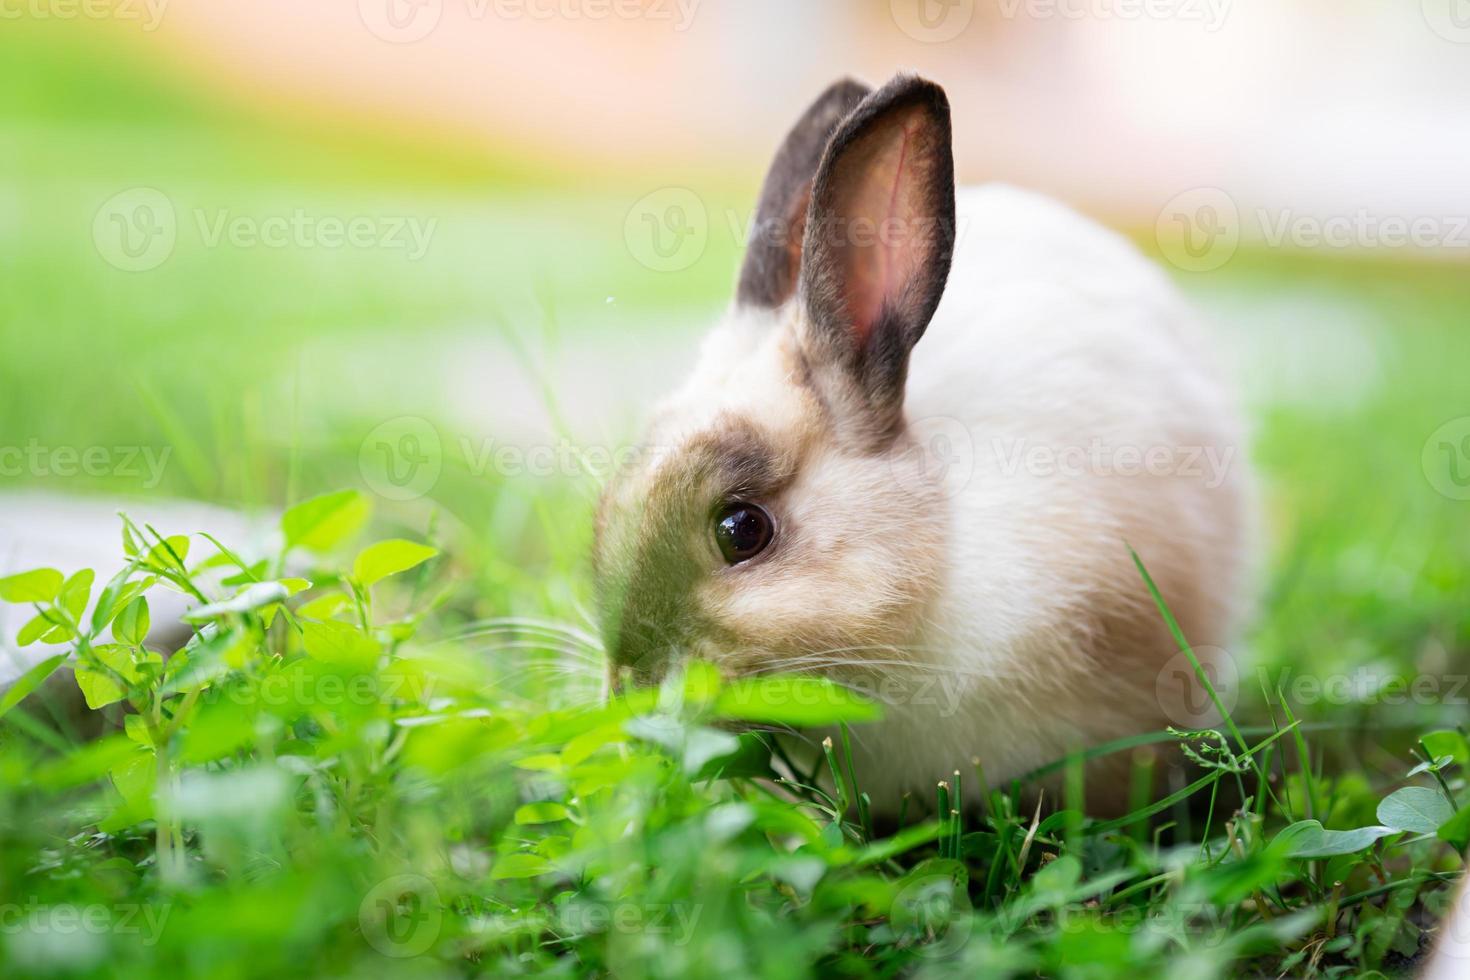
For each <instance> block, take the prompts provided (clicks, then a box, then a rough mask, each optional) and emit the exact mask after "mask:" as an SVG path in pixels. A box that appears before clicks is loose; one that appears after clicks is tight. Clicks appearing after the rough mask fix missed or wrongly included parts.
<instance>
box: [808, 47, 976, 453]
mask: <svg viewBox="0 0 1470 980" xmlns="http://www.w3.org/2000/svg"><path fill="white" fill-rule="evenodd" d="M954 243H955V189H954V154H953V151H952V148H951V136H950V118H949V100H948V99H946V98H945V95H944V90H943V89H941V88H940V87H939V86H938V85H935V84H934V83H933V82H929V81H925V80H924V79H921V78H917V77H914V76H905V75H900V76H898V77H897V78H895V79H893V80H892V81H891V82H889V83H888V84H887V85H885V86H883V88H881V89H879V90H878V91H876V92H874V93H873V94H872V95H870V96H868V97H867V98H866V99H864V100H863V103H862V105H860V106H858V108H857V109H856V110H854V112H853V113H852V114H851V115H850V116H848V117H847V119H845V120H844V121H843V123H842V125H841V126H840V127H839V128H838V130H837V132H836V133H834V134H833V136H832V141H831V143H830V144H829V145H828V147H827V152H826V154H825V155H824V156H823V157H822V163H821V166H820V167H819V168H818V170H817V177H816V181H815V182H814V185H813V190H812V202H811V208H810V211H809V214H808V216H807V222H806V232H805V240H804V242H803V246H802V260H801V288H802V295H803V300H804V302H805V303H806V311H807V318H806V322H805V323H804V324H803V335H802V346H803V349H804V351H805V354H806V357H807V361H808V364H809V365H810V367H811V370H812V372H813V379H814V381H815V382H817V383H818V384H819V385H821V386H823V387H824V388H826V389H828V390H826V391H824V395H825V396H826V398H827V401H828V402H829V403H836V404H835V407H838V408H840V409H843V410H846V411H848V421H851V422H855V423H856V424H857V425H858V426H860V428H861V429H862V430H863V431H864V434H865V435H867V436H871V437H873V438H876V439H880V440H881V439H882V438H884V437H885V436H889V435H891V434H892V433H893V432H895V431H897V427H898V425H899V424H900V423H901V421H902V407H903V387H904V380H905V378H906V377H907V374H908V360H909V352H910V350H912V349H913V346H914V344H915V343H917V342H918V340H919V338H920V337H921V336H923V333H924V329H925V327H927V326H928V325H929V320H930V318H931V317H932V316H933V315H934V310H935V308H936V307H937V306H938V305H939V298H940V296H941V295H942V294H943V292H944V284H945V280H946V279H947V278H948V277H949V264H950V258H951V256H952V255H953V252H954ZM854 411H855V412H856V413H857V416H856V417H853V416H852V414H851V413H852V412H854Z"/></svg>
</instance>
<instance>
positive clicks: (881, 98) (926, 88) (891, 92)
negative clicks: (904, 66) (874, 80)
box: [869, 72, 949, 122]
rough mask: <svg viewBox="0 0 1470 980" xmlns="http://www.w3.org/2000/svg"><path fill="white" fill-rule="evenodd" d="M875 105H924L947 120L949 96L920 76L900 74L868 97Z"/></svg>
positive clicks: (937, 84) (935, 83)
mask: <svg viewBox="0 0 1470 980" xmlns="http://www.w3.org/2000/svg"><path fill="white" fill-rule="evenodd" d="M869 100H870V101H871V102H872V103H873V104H875V105H884V106H889V107H898V106H903V105H925V106H927V107H928V108H929V109H930V110H931V111H932V112H933V113H934V115H935V116H937V117H939V118H941V119H944V120H945V121H946V122H947V121H948V120H949V96H948V95H946V94H945V92H944V87H943V86H942V85H940V84H939V83H938V82H933V81H930V80H929V79H927V78H925V77H923V76H922V75H915V74H913V73H910V72H902V73H900V74H897V75H894V76H893V77H892V78H890V79H889V80H888V81H887V82H886V83H885V84H884V85H883V87H882V88H880V89H878V91H876V92H874V93H873V94H872V95H871V96H869Z"/></svg>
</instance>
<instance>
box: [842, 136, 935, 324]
mask: <svg viewBox="0 0 1470 980" xmlns="http://www.w3.org/2000/svg"><path fill="white" fill-rule="evenodd" d="M923 119H924V117H923V113H922V111H913V112H910V113H907V114H906V115H905V116H903V117H901V118H899V119H895V120H894V122H893V125H891V126H885V127H882V128H881V129H880V130H879V131H878V132H875V133H874V134H873V135H872V136H870V137H868V139H867V140H866V141H865V142H867V143H868V144H869V145H865V146H860V147H854V148H853V149H854V151H855V152H852V153H850V155H849V160H848V161H845V164H846V165H845V166H844V167H843V169H844V170H846V171H847V173H846V174H845V175H844V176H847V177H850V178H851V179H849V180H848V181H846V182H845V186H846V187H847V188H848V189H847V190H846V192H845V193H844V194H842V195H841V198H840V199H839V200H838V201H837V202H835V203H836V212H837V213H838V214H839V215H841V216H842V220H841V222H840V224H839V227H837V228H835V229H833V231H834V234H836V235H837V236H838V244H839V249H838V251H839V254H840V255H841V260H840V261H841V263H842V266H843V271H844V278H845V282H846V297H845V299H846V306H847V311H848V315H849V316H850V317H851V326H852V330H853V333H854V337H853V339H854V341H855V342H856V343H857V344H858V345H863V344H865V343H867V340H868V336H869V334H870V333H871V332H872V329H873V325H874V324H875V323H876V322H877V320H878V317H879V316H880V315H881V314H882V311H883V307H884V306H885V305H890V306H891V305H896V304H898V303H899V302H901V298H902V294H903V291H904V289H905V288H906V287H907V285H908V283H909V280H910V278H911V277H912V275H913V273H914V271H915V270H916V269H918V268H919V267H920V265H921V264H922V260H923V257H924V249H925V248H926V247H927V245H928V243H927V241H925V239H924V235H925V233H926V228H925V227H921V226H922V225H923V224H924V222H922V220H921V219H922V217H923V214H924V200H923V197H924V187H923V181H922V180H921V179H919V175H918V174H917V173H916V167H915V161H916V159H917V157H918V154H917V153H915V152H914V149H915V148H914V143H915V142H916V141H917V140H919V139H922V133H921V130H922V127H923Z"/></svg>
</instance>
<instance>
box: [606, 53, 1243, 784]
mask: <svg viewBox="0 0 1470 980" xmlns="http://www.w3.org/2000/svg"><path fill="white" fill-rule="evenodd" d="M813 145H818V146H822V147H824V148H825V149H824V151H823V152H821V153H816V152H815V151H814V150H813V149H812V147H813ZM818 157H820V159H818ZM783 161H784V162H783ZM803 167H804V168H806V171H805V172H806V173H807V174H810V177H809V178H808V179H806V180H802V179H798V178H799V175H798V176H797V177H794V176H793V174H792V172H791V171H792V170H793V168H794V169H797V170H800V169H801V168H803ZM783 168H784V169H783ZM951 168H952V163H951V161H950V141H949V110H948V105H947V102H946V101H945V99H944V96H943V93H942V91H941V90H939V89H938V87H937V86H934V85H932V83H928V82H924V81H922V80H920V79H917V78H913V77H903V76H901V77H899V78H897V79H895V80H894V81H892V82H890V83H889V84H888V85H887V86H885V87H884V88H883V89H880V90H879V91H877V92H873V93H868V92H867V90H866V89H864V88H862V87H861V86H858V85H856V83H851V82H843V83H839V84H838V85H835V86H833V88H832V89H830V90H829V91H828V92H827V93H826V94H824V96H823V97H822V98H821V99H819V100H818V101H817V103H816V105H814V106H813V108H812V109H811V110H809V111H808V114H807V116H806V117H804V118H803V120H802V121H801V122H800V123H798V125H797V129H796V130H794V131H793V134H792V136H791V137H788V140H787V144H786V146H785V147H783V149H782V153H781V154H778V157H777V164H776V166H775V167H774V168H773V172H772V175H771V176H770V177H768V178H767V182H766V188H765V191H764V193H763V196H762V201H761V213H760V215H759V216H758V219H757V226H756V232H755V235H754V236H753V239H754V240H753V242H752V245H751V249H750V252H749V254H748V257H747V261H746V268H745V270H744V271H743V272H742V278H741V284H740V290H739V295H738V297H737V301H736V303H735V304H734V305H733V307H732V308H731V310H730V312H729V314H728V315H727V316H726V318H725V320H724V321H723V322H722V323H721V324H720V325H719V326H718V327H716V328H715V330H714V331H713V332H712V333H711V334H710V335H709V337H708V338H707V340H706V342H705V345H704V347H703V350H702V354H701V357H700V359H699V363H698V366H697V367H696V369H695V371H694V373H693V375H692V376H691V377H690V378H689V380H688V381H687V382H686V383H685V384H684V385H683V386H682V387H681V388H680V389H679V390H678V391H677V392H675V394H674V395H673V396H672V397H671V398H669V399H668V400H666V401H665V402H664V403H663V404H662V406H661V407H660V408H659V409H658V410H657V412H656V414H655V415H654V418H653V420H652V423H651V426H650V430H649V433H648V438H647V442H646V447H647V449H648V451H647V452H645V453H644V454H642V455H641V456H640V461H639V463H638V465H636V466H634V467H631V468H630V469H628V470H627V471H626V472H623V473H621V474H619V475H618V476H617V478H616V479H614V480H613V481H612V482H611V483H610V485H609V487H608V489H607V491H606V492H605V495H604V498H603V502H602V505H601V507H600V509H599V521H598V540H597V548H596V554H595V566H596V573H597V578H598V583H599V587H600V594H601V600H600V601H601V606H602V615H603V620H604V631H605V635H606V640H607V644H608V651H609V658H610V661H611V666H612V670H613V673H614V678H615V680H616V679H628V678H630V677H631V678H632V679H635V680H643V681H648V680H652V679H656V678H657V677H659V676H661V675H662V674H663V673H664V672H665V671H666V670H667V669H668V668H669V666H670V665H671V664H673V663H676V662H677V661H678V660H679V659H681V658H683V657H686V656H697V657H701V658H703V659H707V660H710V661H713V662H714V663H716V664H717V665H719V666H720V667H721V668H722V669H724V670H726V671H728V672H729V673H731V674H749V673H764V672H770V671H776V670H787V671H790V670H796V671H808V672H817V673H821V674H824V675H827V676H830V677H832V678H833V679H835V680H837V681H839V682H841V683H844V684H848V685H851V686H854V687H857V688H858V689H860V690H864V691H866V692H867V693H870V694H871V695H873V696H874V697H876V698H877V699H878V700H880V701H883V702H885V718H884V720H883V721H881V722H878V723H875V724H872V725H865V726H860V727H858V728H855V729H854V732H853V735H854V754H855V756H856V758H855V763H856V767H857V770H858V775H859V780H860V782H861V784H862V787H863V788H864V790H866V791H867V792H868V793H869V794H870V795H871V796H872V797H873V800H874V804H875V806H876V807H878V808H879V809H880V810H882V809H888V808H890V807H892V806H893V805H894V803H895V802H896V800H897V799H898V797H899V796H900V794H901V793H902V792H903V791H906V790H914V791H917V792H918V793H919V795H920V798H927V797H929V796H932V793H933V786H934V783H935V780H937V779H940V778H944V777H946V776H947V775H948V774H950V773H951V772H953V771H954V770H955V769H962V770H965V771H967V772H969V771H972V770H971V765H972V760H974V759H979V760H980V762H981V764H982V765H983V767H984V771H985V774H986V776H987V777H988V778H989V779H990V781H992V782H999V781H1002V780H1007V779H1009V778H1011V777H1013V776H1016V775H1018V774H1021V773H1023V772H1025V771H1028V770H1029V769H1031V768H1033V767H1035V766H1038V765H1041V764H1044V763H1047V762H1050V761H1052V760H1054V759H1056V758H1057V757H1059V756H1061V755H1063V754H1065V753H1066V752H1068V751H1069V750H1072V749H1075V748H1077V747H1081V746H1087V745H1092V744H1096V743H1098V742H1100V741H1104V740H1107V739H1110V738H1115V737H1119V736H1123V735H1127V734H1130V733H1135V732H1142V731H1148V730H1155V729H1159V728H1162V727H1163V726H1165V725H1167V724H1170V723H1171V722H1177V721H1180V720H1181V719H1180V718H1179V717H1178V716H1177V712H1175V711H1173V710H1171V708H1170V706H1169V705H1168V704H1167V703H1161V697H1160V690H1161V687H1160V685H1161V671H1164V669H1165V665H1166V664H1169V663H1170V661H1171V658H1174V657H1175V655H1176V654H1177V646H1176V645H1175V643H1174V641H1173V640H1172V639H1171V637H1170V634H1169V632H1168V630H1167V629H1166V627H1165V625H1164V623H1163V621H1162V619H1161V617H1160V615H1159V613H1158V611H1157V609H1156V608H1155V605H1154V603H1153V602H1152V600H1151V598H1150V597H1149V594H1148V592H1147V590H1146V588H1145V585H1144V583H1143V581H1142V579H1141V578H1140V576H1139V574H1138V571H1137V569H1136V568H1135V566H1134V563H1133V559H1132V557H1131V556H1130V553H1129V548H1130V546H1131V547H1132V548H1133V549H1135V550H1136V551H1137V553H1138V555H1139V556H1140V557H1141V559H1142V561H1143V562H1144V563H1145V564H1146V566H1147V568H1148V570H1149V571H1150V573H1151V574H1152V576H1153V578H1154V579H1155V581H1156V582H1157V583H1158V586H1159V589H1160V590H1161V593H1162V595H1163V597H1164V598H1165V600H1166V601H1167V602H1168V603H1169V605H1170V607H1171V608H1172V610H1173V612H1174V613H1175V615H1176V616H1177V618H1178V620H1179V623H1180V624H1181V626H1182V628H1183V630H1184V632H1185V634H1186V635H1187V636H1188V637H1189V638H1190V640H1191V641H1192V642H1194V643H1196V644H1200V645H1205V646H1207V647H1232V646H1233V643H1234V639H1235V636H1236V629H1237V627H1238V624H1239V620H1240V615H1241V612H1242V602H1241V596H1242V594H1243V587H1244V585H1245V581H1246V578H1247V574H1246V572H1247V564H1248V562H1247V543H1248V542H1249V540H1250V534H1249V531H1248V526H1247V525H1248V511H1249V508H1248V496H1249V495H1248V482H1249V481H1248V473H1247V462H1246V460H1245V458H1244V453H1243V451H1242V433H1241V426H1240V424H1239V423H1238V421H1237V417H1236V414H1235V411H1234V409H1233V407H1232V405H1231V401H1230V398H1229V397H1228V396H1227V393H1226V390H1225V388H1224V386H1223V385H1222V383H1221V380H1220V378H1219V375H1218V374H1217V371H1216V369H1215V365H1214V364H1213V362H1212V360H1211V357H1210V355H1209V353H1208V350H1207V347H1206V345H1205V343H1204V342H1203V340H1202V338H1201V337H1200V336H1199V334H1198V332H1197V330H1196V327H1195V324H1194V322H1193V317H1192V315H1191V313H1190V311H1189V310H1188V308H1187V307H1186V306H1185V305H1184V303H1183V302H1182V301H1181V300H1180V298H1179V297H1178V296H1177V295H1176V293H1175V291H1174V290H1173V288H1172V287H1171V285H1170V284H1169V282H1168V281H1167V279H1166V278H1165V277H1164V276H1163V275H1162V274H1161V273H1160V272H1159V271H1158V270H1157V269H1155V268H1154V267H1153V266H1152V265H1151V264H1150V263H1148V262H1147V261H1146V260H1144V259H1143V258H1142V257H1141V256H1140V255H1139V254H1138V253H1137V252H1136V251H1135V250H1134V249H1133V248H1132V247H1131V246H1130V245H1129V244H1128V243H1127V242H1125V241H1124V240H1123V239H1122V238H1120V237H1119V236H1117V235H1114V234H1112V233H1110V232H1108V231H1106V230H1104V229H1102V228H1100V227H1098V226H1096V225H1095V224H1093V223H1091V222H1089V221H1087V220H1086V219H1084V218H1082V217H1080V216H1078V215H1076V214H1074V213H1072V212H1071V211H1069V210H1067V209H1065V208H1063V207H1061V206H1060V205H1057V204H1055V203H1052V202H1050V201H1048V200H1046V199H1043V198H1041V197H1038V196H1036V195H1033V194H1030V193H1026V192H1022V191H1019V190H1014V189H1010V188H1007V187H999V186H987V187H980V188H973V189H961V190H959V191H958V192H955V190H954V188H953V183H952V177H951V174H952V169H951ZM855 217H871V218H872V219H874V221H875V222H876V223H877V224H879V225H881V223H882V222H883V221H884V220H888V221H890V222H891V223H892V224H893V225H894V226H895V227H897V228H899V229H900V231H901V234H899V235H897V236H894V239H893V241H892V242H891V243H888V242H881V241H880V242H879V243H877V244H874V243H872V242H871V241H870V240H867V239H858V238H854V236H853V235H852V234H851V231H852V228H853V227H854V225H852V223H851V222H852V221H853V219H854V218H855ZM926 222H927V223H929V224H928V226H927V227H926V228H925V229H924V231H923V232H922V233H917V232H916V233H913V234H912V235H910V236H909V237H905V235H908V234H909V231H910V230H911V229H913V228H917V227H919V226H920V225H921V224H924V223H926ZM783 229H784V230H787V231H789V236H788V237H785V238H781V237H780V236H779V235H778V234H775V233H776V232H779V231H781V230H783ZM795 243H800V247H799V248H798V247H797V246H796V244H795ZM946 272H947V286H946V275H945V274H946ZM941 296H942V299H941ZM935 303H937V309H936V308H935V306H934V304H935ZM931 314H932V318H931ZM920 336H922V341H920V339H919V338H920ZM910 349H912V355H911V356H910V354H909V351H910ZM730 501H750V502H753V503H756V504H759V505H760V506H761V507H763V508H765V510H766V511H768V512H769V513H770V515H771V516H772V518H773V521H774V525H775V537H774V539H773V540H772V541H771V543H770V544H769V545H768V546H767V547H766V548H765V549H764V550H763V551H762V552H761V553H760V554H758V555H756V557H754V558H752V559H750V560H748V561H745V562H743V563H739V564H733V565H729V564H727V563H726V561H725V560H723V559H722V557H721V553H720V551H719V550H718V549H717V548H716V547H715V545H714V539H713V536H712V531H711V527H712V521H713V519H714V516H715V515H717V514H718V513H719V512H720V507H721V506H722V505H723V504H726V503H728V502H730ZM1176 666H1177V662H1176ZM1180 676H1183V675H1180V674H1179V672H1177V671H1173V672H1172V673H1165V674H1164V675H1163V681H1162V687H1163V689H1164V690H1166V691H1167V690H1171V689H1172V688H1171V687H1170V685H1173V684H1176V683H1177V681H1178V678H1179V677H1180ZM1178 693H1179V694H1182V693H1183V692H1178ZM1193 693H1195V694H1197V693H1198V692H1193ZM1168 700H1169V699H1168V698H1163V699H1162V701H1164V702H1167V701H1168ZM818 734H820V733H818Z"/></svg>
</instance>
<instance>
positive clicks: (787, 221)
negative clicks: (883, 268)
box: [735, 78, 870, 309]
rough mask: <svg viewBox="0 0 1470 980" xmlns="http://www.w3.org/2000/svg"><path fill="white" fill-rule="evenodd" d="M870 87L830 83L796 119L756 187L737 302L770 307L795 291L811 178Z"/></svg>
mask: <svg viewBox="0 0 1470 980" xmlns="http://www.w3.org/2000/svg"><path fill="white" fill-rule="evenodd" d="M869 91H870V89H869V88H868V87H867V86H866V85H863V84H862V83H861V82H855V81H853V80H852V79H850V78H844V79H843V80H842V81H840V82H837V83H835V84H833V85H832V86H831V87H830V88H828V89H827V91H825V92H823V93H822V94H821V95H820V96H818V97H817V101H815V102H813V103H812V105H811V107H810V108H809V109H807V111H806V113H805V114H803V115H802V117H801V119H799V120H797V123H796V125H795V126H793V127H792V129H791V132H789V133H787V134H786V140H785V142H783V143H782V144H781V149H779V150H777V151H776V158H775V159H774V160H773V161H771V169H770V171H769V172H768V173H767V174H766V182H765V184H763V185H762V186H761V196H760V203H759V204H758V205H757V207H756V215H755V224H754V225H753V226H752V228H751V231H750V242H749V244H748V245H747V247H746V252H745V264H744V265H743V266H741V269H740V285H739V287H738V289H737V290H736V293H735V298H736V300H737V302H739V303H740V305H742V306H757V307H765V308H769V309H774V308H775V307H778V306H780V305H781V304H782V303H785V302H786V301H787V300H788V299H790V298H791V294H792V293H794V292H795V291H796V281H797V273H798V272H799V270H800V268H801V241H802V233H803V230H804V228H805V225H806V216H807V207H808V204H809V202H810V200H811V194H812V178H814V177H815V176H816V174H817V164H818V163H820V162H821V160H822V151H823V150H825V149H826V148H827V141H828V140H829V139H830V138H831V136H832V133H833V131H834V130H835V129H836V128H837V126H838V124H839V123H841V122H842V120H843V119H844V118H846V116H847V114H848V113H850V112H851V111H852V110H853V109H855V108H857V106H858V103H860V102H862V100H863V98H864V96H866V95H867V94H868V92H869Z"/></svg>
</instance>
